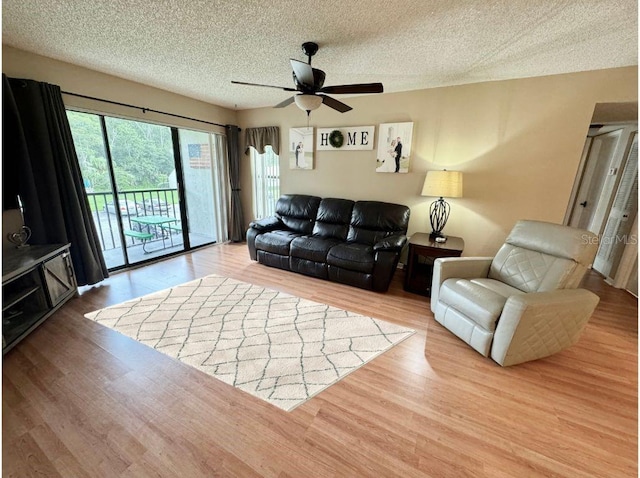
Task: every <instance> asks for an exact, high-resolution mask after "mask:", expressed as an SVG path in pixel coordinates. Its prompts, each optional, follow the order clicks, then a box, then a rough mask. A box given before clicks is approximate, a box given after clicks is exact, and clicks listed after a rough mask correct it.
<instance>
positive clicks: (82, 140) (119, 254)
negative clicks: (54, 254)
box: [67, 111, 125, 269]
mask: <svg viewBox="0 0 640 478" xmlns="http://www.w3.org/2000/svg"><path fill="white" fill-rule="evenodd" d="M67 118H68V119H69V125H70V126H71V134H72V136H73V142H74V144H75V147H76V154H77V155H78V162H79V163H80V171H81V173H82V179H83V182H84V188H85V193H86V195H87V199H88V200H89V207H90V209H91V215H92V217H93V222H94V224H95V226H96V231H97V232H98V236H99V239H100V246H101V248H102V253H103V254H104V258H105V262H106V264H107V267H108V268H109V269H114V268H118V267H122V266H123V265H125V256H124V251H123V249H122V244H121V233H120V221H119V220H118V211H117V210H118V209H119V208H118V207H115V206H114V198H113V185H112V184H111V175H110V173H109V163H108V160H107V155H106V149H105V144H104V136H103V134H102V126H101V124H100V116H98V115H95V114H89V113H80V112H77V111H67Z"/></svg>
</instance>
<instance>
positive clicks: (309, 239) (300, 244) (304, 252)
mask: <svg viewBox="0 0 640 478" xmlns="http://www.w3.org/2000/svg"><path fill="white" fill-rule="evenodd" d="M340 242H342V241H340V240H339V239H326V238H323V237H314V236H301V237H296V238H295V239H294V240H293V241H291V257H298V258H300V259H306V260H308V261H314V262H327V253H328V252H329V249H331V248H332V247H333V246H335V245H336V244H339V243H340Z"/></svg>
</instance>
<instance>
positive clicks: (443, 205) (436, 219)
mask: <svg viewBox="0 0 640 478" xmlns="http://www.w3.org/2000/svg"><path fill="white" fill-rule="evenodd" d="M449 210H450V206H449V203H448V202H447V201H445V200H444V199H442V198H440V199H437V200H435V201H433V202H432V203H431V206H430V207H429V219H430V220H431V230H432V232H431V235H430V236H429V238H430V239H432V240H435V238H436V237H444V235H443V234H442V230H443V229H444V226H445V224H447V219H449Z"/></svg>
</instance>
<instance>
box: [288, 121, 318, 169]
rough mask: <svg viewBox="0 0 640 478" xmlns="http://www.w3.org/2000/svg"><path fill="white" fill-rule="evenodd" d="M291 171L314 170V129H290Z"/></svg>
mask: <svg viewBox="0 0 640 478" xmlns="http://www.w3.org/2000/svg"><path fill="white" fill-rule="evenodd" d="M289 169H313V128H312V127H311V128H305V127H302V128H290V129H289Z"/></svg>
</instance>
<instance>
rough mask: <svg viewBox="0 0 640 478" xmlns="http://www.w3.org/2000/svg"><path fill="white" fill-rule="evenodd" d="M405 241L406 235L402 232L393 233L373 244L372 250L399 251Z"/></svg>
mask: <svg viewBox="0 0 640 478" xmlns="http://www.w3.org/2000/svg"><path fill="white" fill-rule="evenodd" d="M406 243H407V236H405V235H404V234H394V235H393V236H388V237H385V238H384V239H382V240H381V241H378V242H376V243H375V244H374V245H373V250H374V251H376V252H377V251H400V250H401V249H402V246H404V245H405V244H406Z"/></svg>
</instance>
